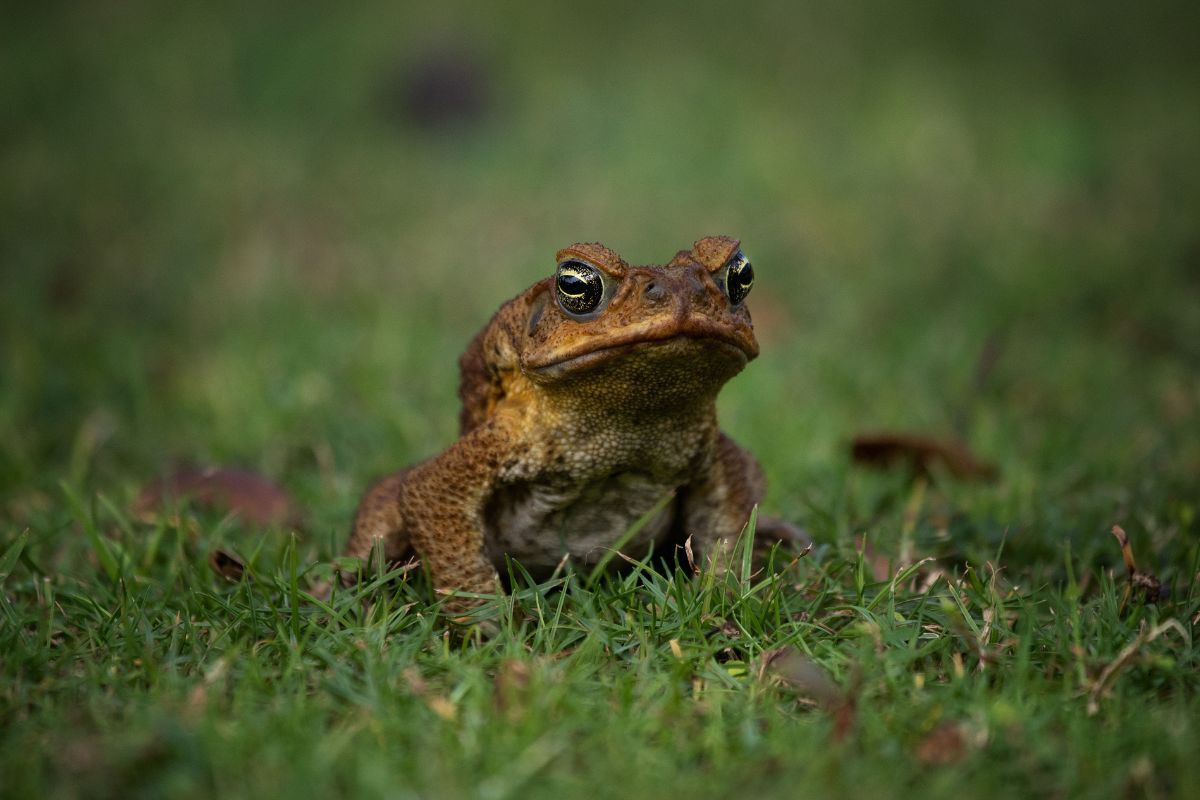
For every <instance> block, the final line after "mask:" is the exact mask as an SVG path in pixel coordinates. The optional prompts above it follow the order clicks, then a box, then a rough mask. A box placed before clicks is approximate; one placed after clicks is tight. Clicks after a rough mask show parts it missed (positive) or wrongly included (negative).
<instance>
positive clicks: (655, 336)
mask: <svg viewBox="0 0 1200 800" xmlns="http://www.w3.org/2000/svg"><path fill="white" fill-rule="evenodd" d="M689 341H692V342H695V343H697V344H705V345H709V346H711V347H713V348H714V349H717V350H720V351H722V352H723V353H725V354H726V355H727V356H728V357H729V358H731V359H733V360H736V361H738V362H739V367H738V368H739V369H740V367H741V366H742V365H745V363H746V362H747V361H749V360H750V359H752V358H754V357H755V356H757V355H758V347H757V346H756V345H755V344H754V343H753V341H749V342H748V341H747V340H746V339H745V338H743V337H740V336H738V335H737V334H736V333H735V332H733V331H730V330H729V329H728V328H725V327H722V326H720V325H715V324H713V323H711V322H709V321H707V320H695V321H692V320H689V321H688V322H685V323H684V324H683V325H669V326H661V327H657V328H652V329H649V330H647V329H645V328H634V329H632V330H630V331H628V332H626V333H624V334H619V335H617V336H612V337H606V338H605V339H604V341H603V343H599V342H590V341H584V342H581V343H580V344H578V345H576V346H574V347H570V348H567V349H565V350H563V351H560V352H557V353H552V354H549V355H548V356H547V357H543V358H542V359H531V360H529V361H528V362H526V364H525V369H526V370H527V371H528V372H529V373H531V374H533V375H535V376H544V377H548V378H553V377H556V376H559V375H563V374H567V373H571V372H576V371H578V370H581V369H586V368H589V367H593V366H596V365H599V364H602V363H605V362H608V361H611V360H613V359H616V358H620V357H621V356H623V355H625V354H626V353H629V352H630V351H632V350H634V349H639V350H640V349H645V348H652V347H658V346H664V347H665V346H668V345H684V344H686V343H687V342H689Z"/></svg>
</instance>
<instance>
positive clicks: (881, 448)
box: [851, 432, 999, 480]
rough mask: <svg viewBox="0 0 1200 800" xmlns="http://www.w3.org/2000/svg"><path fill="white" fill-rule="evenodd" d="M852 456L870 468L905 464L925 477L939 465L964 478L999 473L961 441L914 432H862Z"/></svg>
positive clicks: (994, 476)
mask: <svg viewBox="0 0 1200 800" xmlns="http://www.w3.org/2000/svg"><path fill="white" fill-rule="evenodd" d="M851 458H852V459H853V460H854V463H856V464H862V465H864V466H871V467H891V466H894V465H903V466H906V467H908V469H909V470H910V471H911V472H912V473H913V474H914V475H918V476H922V477H925V478H930V477H932V475H933V472H934V471H935V470H936V469H938V468H941V469H944V470H945V471H947V472H949V473H950V474H951V475H953V476H954V477H955V478H960V479H962V480H994V479H995V478H996V477H997V475H998V474H999V471H998V470H997V469H996V466H995V465H994V464H989V463H987V462H984V461H980V460H979V459H978V458H976V457H975V455H974V454H973V453H972V452H971V451H970V450H969V449H968V448H967V446H966V445H965V444H963V443H961V442H955V441H949V440H942V439H934V438H932V437H929V436H921V435H918V434H912V433H887V432H880V433H865V434H860V435H859V436H856V437H855V438H854V444H853V447H852V448H851Z"/></svg>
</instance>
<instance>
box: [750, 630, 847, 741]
mask: <svg viewBox="0 0 1200 800" xmlns="http://www.w3.org/2000/svg"><path fill="white" fill-rule="evenodd" d="M758 680H774V681H778V682H779V684H782V685H785V686H788V687H791V688H793V690H796V692H798V693H799V694H803V696H805V697H808V698H809V699H810V700H811V702H812V703H815V704H816V705H817V706H818V708H821V709H824V710H826V711H827V712H828V714H829V716H830V717H832V718H833V736H832V738H833V740H834V741H835V742H836V741H845V740H846V738H847V736H848V735H850V733H851V730H853V728H854V720H856V718H857V717H858V693H859V690H860V688H862V672H859V670H858V669H857V668H856V669H854V672H853V673H852V676H851V681H850V686H848V687H847V688H846V691H841V690H840V688H838V685H836V684H834V682H833V679H832V678H829V675H828V673H826V670H824V669H822V668H821V667H820V666H818V664H816V663H815V662H814V661H812V660H811V658H809V657H808V656H805V655H804V654H803V652H800V651H799V650H798V649H796V648H794V646H782V648H776V649H774V650H767V651H766V652H763V654H762V656H761V657H760V660H758Z"/></svg>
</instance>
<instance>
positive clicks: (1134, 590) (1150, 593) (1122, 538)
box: [1112, 525, 1167, 605]
mask: <svg viewBox="0 0 1200 800" xmlns="http://www.w3.org/2000/svg"><path fill="white" fill-rule="evenodd" d="M1112 534H1113V536H1115V537H1116V539H1117V543H1118V544H1120V545H1121V558H1122V559H1123V560H1124V561H1125V575H1126V578H1127V579H1128V582H1129V583H1128V586H1127V588H1126V590H1125V593H1126V598H1128V597H1130V596H1132V597H1135V598H1139V599H1140V600H1141V601H1142V602H1143V603H1156V602H1158V601H1159V600H1164V599H1166V594H1167V593H1166V591H1165V590H1164V588H1163V585H1162V581H1160V580H1159V579H1158V578H1157V577H1156V576H1155V575H1152V574H1151V573H1149V572H1142V571H1141V570H1139V569H1138V568H1137V562H1136V561H1134V559H1133V547H1132V546H1130V544H1129V534H1127V533H1125V529H1124V528H1122V527H1121V526H1120V525H1113V529H1112ZM1122 605H1124V604H1123V603H1122Z"/></svg>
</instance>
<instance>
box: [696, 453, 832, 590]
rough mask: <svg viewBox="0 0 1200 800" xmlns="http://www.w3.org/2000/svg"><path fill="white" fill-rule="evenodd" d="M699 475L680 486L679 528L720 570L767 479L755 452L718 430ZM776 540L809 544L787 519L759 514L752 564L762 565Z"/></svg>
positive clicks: (760, 496) (789, 544) (803, 534)
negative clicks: (704, 467)
mask: <svg viewBox="0 0 1200 800" xmlns="http://www.w3.org/2000/svg"><path fill="white" fill-rule="evenodd" d="M699 474H700V478H699V479H698V480H697V481H695V482H694V483H693V484H691V485H689V486H688V487H687V488H686V489H685V494H684V499H683V525H684V531H685V533H687V534H688V535H690V536H692V537H693V541H694V543H695V548H696V550H698V551H699V554H700V555H701V559H702V563H707V562H709V561H712V562H714V565H715V566H716V567H717V569H718V570H724V569H726V568H727V567H728V566H729V559H730V557H731V555H732V554H733V546H734V543H735V542H736V541H737V538H738V536H739V534H741V532H742V530H743V529H744V528H745V526H746V523H747V522H748V521H749V519H750V511H751V510H752V509H753V508H754V506H755V505H757V504H758V503H760V502H761V501H762V497H763V494H765V492H766V481H765V479H764V478H763V474H762V468H761V467H759V465H758V462H757V461H756V460H755V459H754V456H752V455H751V454H750V453H749V452H747V451H746V450H744V449H742V448H741V447H739V446H738V445H737V444H736V443H734V441H733V440H732V439H730V438H729V437H728V436H726V435H725V434H723V433H722V434H719V436H718V438H717V441H716V442H715V446H714V448H713V457H712V460H711V462H710V463H709V465H708V466H707V468H706V469H703V470H701V471H700V473H699ZM776 542H779V543H781V544H784V545H787V546H789V547H796V548H800V547H804V546H806V545H809V544H811V541H810V540H809V538H808V535H807V534H805V533H804V532H803V531H801V530H800V529H799V528H797V527H796V526H794V525H792V524H791V523H788V522H785V521H784V520H781V519H775V518H773V517H765V516H760V517H759V518H758V525H757V529H756V536H755V542H754V556H755V563H756V565H757V566H762V565H763V563H764V562H765V557H766V556H767V554H768V553H769V551H770V549H771V546H772V545H773V544H774V543H776Z"/></svg>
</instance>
